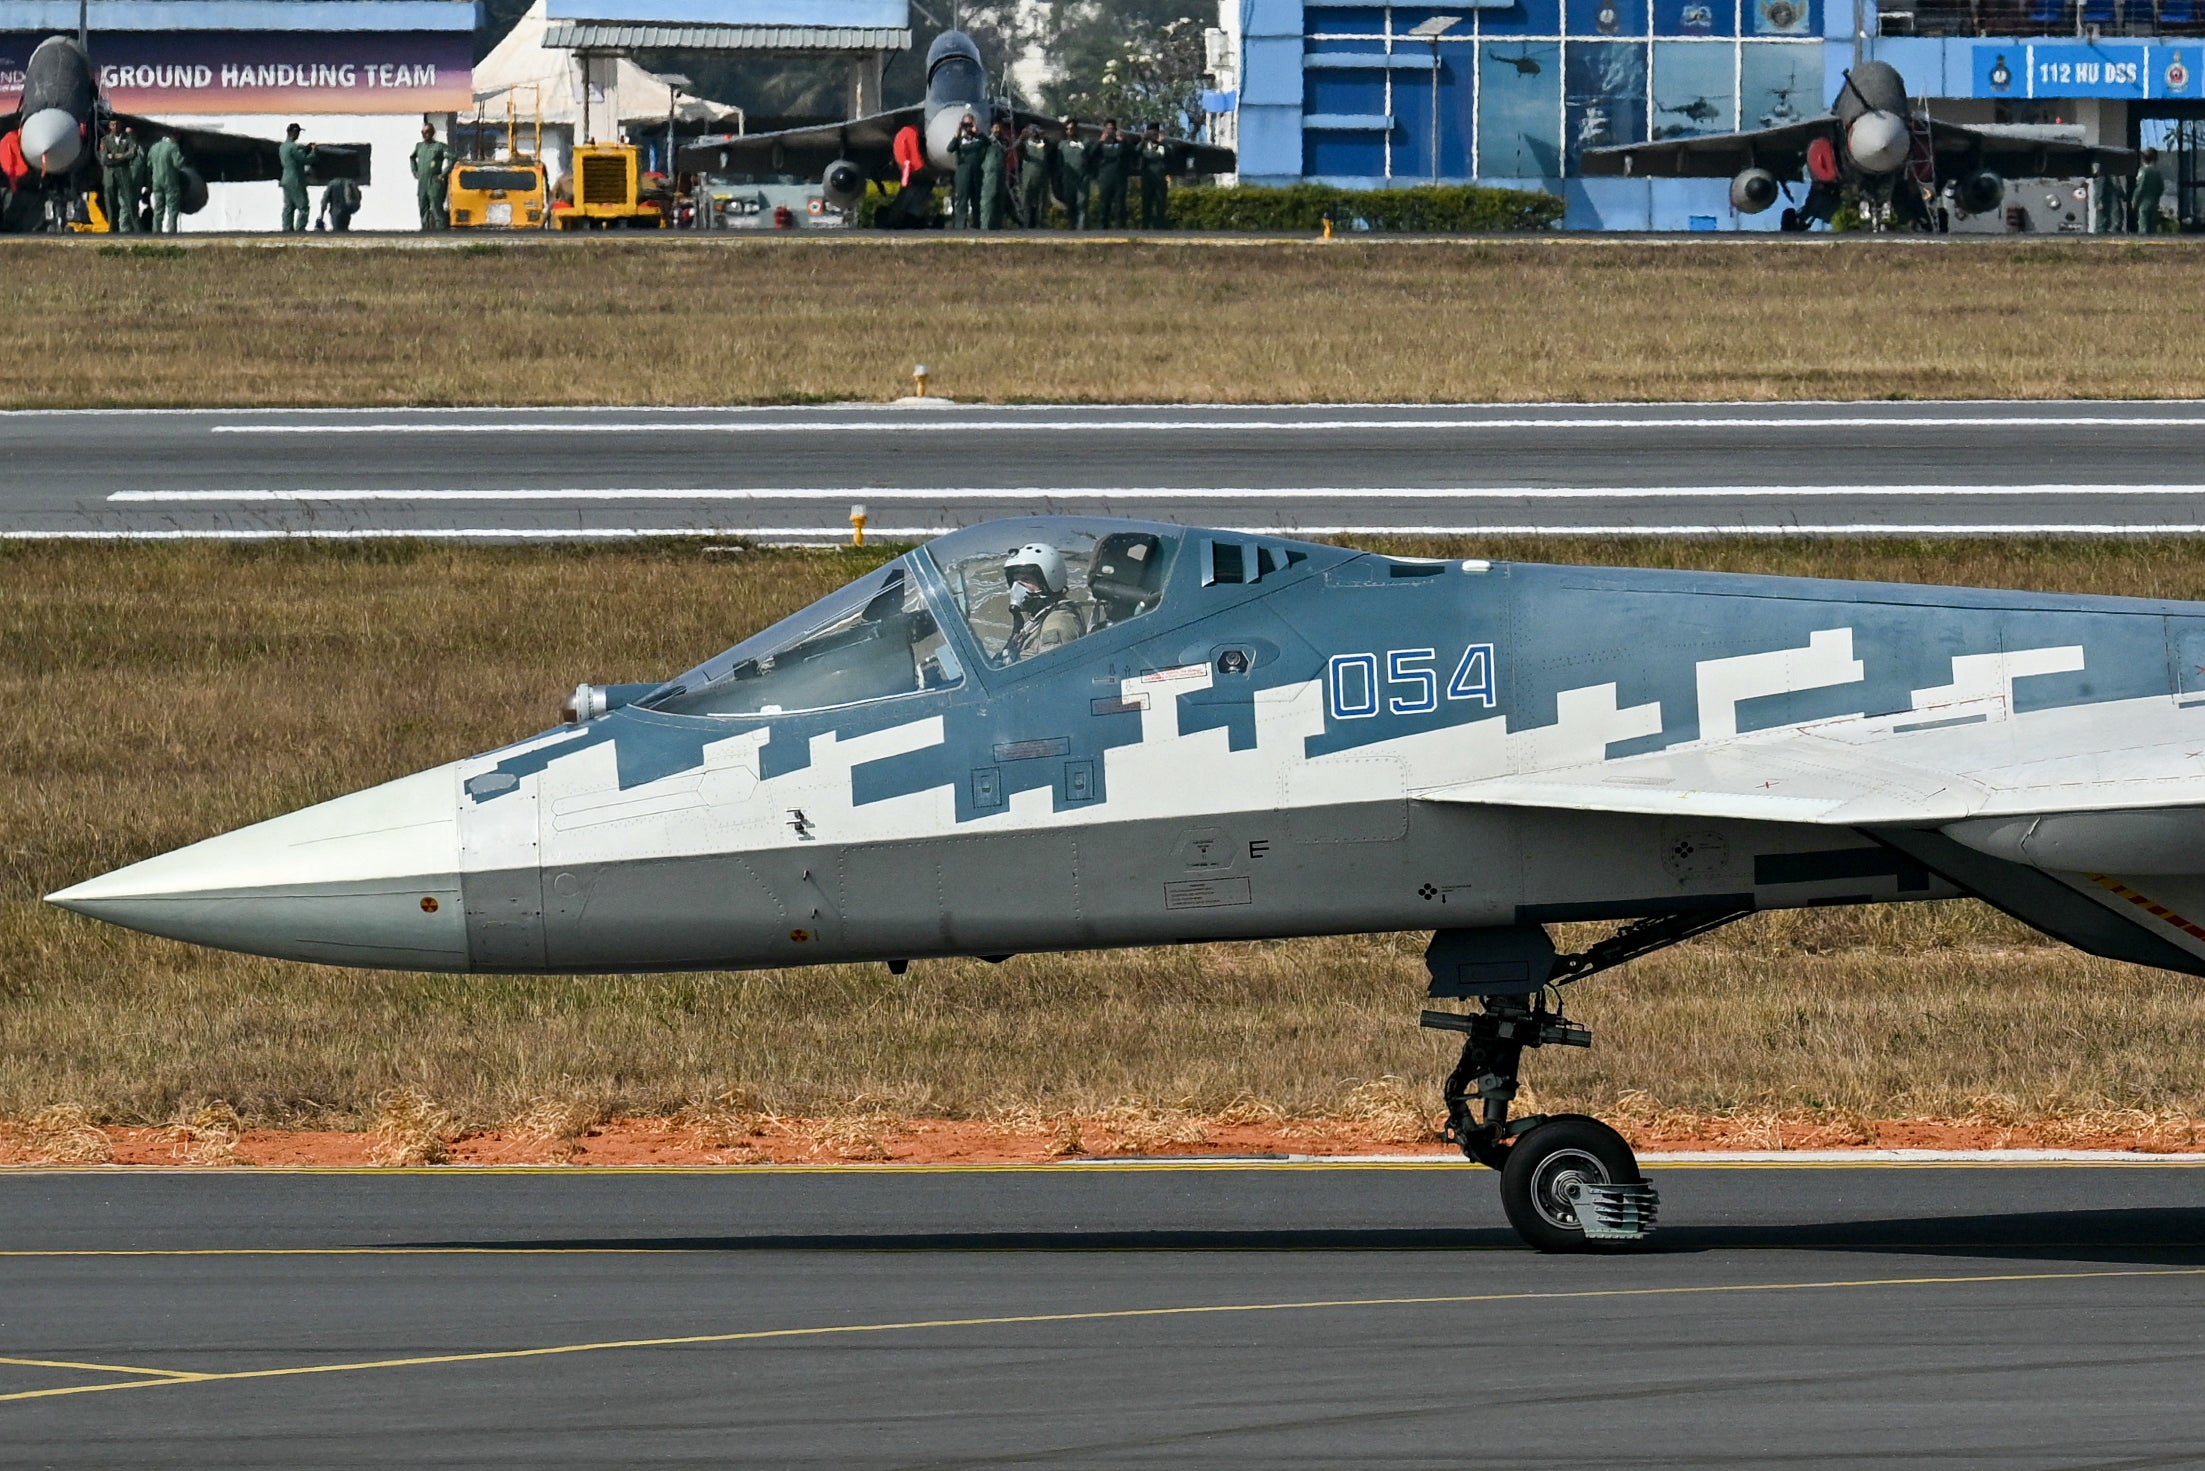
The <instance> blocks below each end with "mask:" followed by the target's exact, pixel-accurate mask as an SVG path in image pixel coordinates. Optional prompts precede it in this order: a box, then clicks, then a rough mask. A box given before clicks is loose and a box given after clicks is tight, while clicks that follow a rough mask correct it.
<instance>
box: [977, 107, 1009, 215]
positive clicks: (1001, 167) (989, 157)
mask: <svg viewBox="0 0 2205 1471" xmlns="http://www.w3.org/2000/svg"><path fill="white" fill-rule="evenodd" d="M1010 131H1011V127H1010V124H1009V123H1006V122H1004V121H1003V120H1002V119H1000V118H998V119H997V120H996V122H995V125H994V126H993V127H991V128H989V129H988V146H987V147H986V149H985V150H983V151H982V152H981V154H980V228H981V229H983V230H1000V229H1002V228H1003V215H1004V212H1005V211H1004V206H1005V205H1007V204H1009V203H1010V199H1011V191H1010V187H1009V185H1008V184H1006V183H1005V182H1004V177H1003V176H1004V173H1005V172H1006V170H1007V167H1008V165H1009V163H1010V157H1011V140H1010Z"/></svg>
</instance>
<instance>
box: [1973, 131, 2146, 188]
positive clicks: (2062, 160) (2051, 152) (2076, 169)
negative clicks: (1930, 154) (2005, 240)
mask: <svg viewBox="0 0 2205 1471" xmlns="http://www.w3.org/2000/svg"><path fill="white" fill-rule="evenodd" d="M1930 138H1931V140H1932V141H1933V142H1934V144H1935V146H1936V149H1937V172H1938V174H1939V175H1940V176H1944V175H1947V174H1951V173H1958V172H1960V171H1962V170H1965V169H1970V168H1986V169H1989V170H1990V171H1991V172H1992V173H1994V174H1998V175H2000V176H2001V177H2003V178H2008V179H2072V178H2076V177H2078V176H2083V175H2093V174H2133V173H2135V172H2136V165H2137V156H2136V152H2135V150H2134V149H2130V148H2106V147H2103V146H2101V145H2099V144H2096V143H2084V142H2082V141H2080V140H2078V139H2072V138H2056V137H2046V136H2043V135H2041V134H2040V133H2039V132H2037V131H2036V130H2035V129H2028V128H2013V129H2007V128H2000V127H1970V126H1968V125H1966V124H1964V123H1936V124H1933V125H1932V126H1931V128H1930Z"/></svg>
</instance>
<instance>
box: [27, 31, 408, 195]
mask: <svg viewBox="0 0 2205 1471" xmlns="http://www.w3.org/2000/svg"><path fill="white" fill-rule="evenodd" d="M109 118H114V119H116V120H117V121H119V122H121V123H122V124H124V126H126V127H128V128H130V129H132V130H133V131H134V132H135V133H136V134H137V137H138V146H139V147H140V148H145V147H150V146H151V145H152V143H153V141H154V140H155V139H157V138H161V137H164V136H165V137H171V138H174V139H175V140H176V141H177V143H178V144H179V145H181V146H182V148H183V150H184V157H185V159H186V160H187V166H186V169H185V188H184V197H183V200H182V202H181V205H180V208H181V210H182V212H183V213H185V214H197V213H198V212H199V211H200V210H202V209H204V208H205V207H206V204H207V185H208V184H210V183H217V184H224V183H253V182H257V181H261V180H267V179H274V178H277V177H278V176H279V174H280V170H279V169H278V167H277V161H276V148H277V144H276V143H275V142H274V141H273V140H271V139H266V138H250V137H244V136H241V135H239V134H235V133H217V132H212V131H209V130H207V129H205V128H179V127H176V126H174V125H173V124H169V123H162V122H155V121H154V120H153V119H151V118H145V117H137V116H134V115H133V114H130V113H125V112H116V111H115V110H114V109H113V108H111V107H109V106H108V105H107V101H106V99H105V98H103V97H101V96H100V91H99V83H98V81H97V74H96V73H95V72H94V70H93V67H92V58H91V53H90V50H89V49H88V47H87V45H86V42H85V39H84V37H83V36H82V35H81V34H80V35H78V36H77V37H75V38H71V37H69V36H49V37H47V38H46V39H45V40H43V41H41V42H39V43H38V47H37V49H36V50H34V51H32V52H31V59H30V61H29V62H28V63H27V64H26V65H25V67H24V69H23V95H22V98H21V99H20V101H19V102H18V104H17V107H16V109H15V111H13V112H7V113H0V233H7V234H21V233H24V232H26V231H38V230H65V229H68V228H69V227H70V225H71V224H80V225H81V224H83V223H85V222H86V221H87V220H88V219H89V218H90V216H89V213H88V211H87V210H86V208H85V204H84V201H85V200H86V198H87V197H89V196H91V195H93V194H95V193H97V192H98V187H99V162H98V150H99V138H100V135H101V134H102V133H103V132H105V131H106V124H107V120H108V119H109ZM368 159H369V150H368V147H367V145H365V144H343V145H330V144H322V145H320V146H318V147H317V148H316V150H315V157H314V164H313V169H312V171H311V176H310V182H313V183H327V182H328V181H329V180H331V179H334V178H339V177H342V178H349V179H356V180H358V181H359V182H361V183H365V182H367V178H368ZM103 207H105V206H104V202H103Z"/></svg>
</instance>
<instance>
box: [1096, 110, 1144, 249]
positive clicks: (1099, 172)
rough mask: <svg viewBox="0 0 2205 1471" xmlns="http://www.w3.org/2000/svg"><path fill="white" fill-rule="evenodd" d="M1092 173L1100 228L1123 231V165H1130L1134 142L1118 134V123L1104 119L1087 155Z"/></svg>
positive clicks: (1124, 174) (1114, 119) (1124, 180)
mask: <svg viewBox="0 0 2205 1471" xmlns="http://www.w3.org/2000/svg"><path fill="white" fill-rule="evenodd" d="M1088 157H1089V159H1090V161H1091V163H1092V166H1093V168H1094V170H1095V192H1096V193H1097V194H1099V195H1100V196H1101V198H1100V199H1099V200H1098V201H1097V208H1099V209H1100V210H1101V211H1102V227H1103V228H1104V229H1105V230H1108V229H1111V228H1113V227H1115V228H1117V229H1120V230H1123V229H1124V228H1125V183H1126V178H1125V176H1126V166H1127V165H1128V164H1130V163H1132V162H1133V140H1132V139H1130V138H1127V137H1125V136H1124V135H1123V134H1121V133H1120V132H1119V131H1118V120H1117V119H1116V118H1114V117H1106V118H1104V119H1103V125H1102V136H1101V137H1100V138H1097V139H1096V140H1095V147H1094V151H1093V152H1092V153H1090V154H1089V155H1088Z"/></svg>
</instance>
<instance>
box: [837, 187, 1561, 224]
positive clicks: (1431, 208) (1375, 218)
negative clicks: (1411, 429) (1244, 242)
mask: <svg viewBox="0 0 2205 1471" xmlns="http://www.w3.org/2000/svg"><path fill="white" fill-rule="evenodd" d="M1138 191H1139V185H1138V184H1136V185H1135V186H1134V187H1133V189H1132V190H1130V191H1129V192H1130V193H1132V194H1133V195H1134V197H1135V199H1136V200H1137V199H1138V197H1139V192H1138ZM895 193H896V186H895V185H893V184H887V185H875V186H874V187H873V188H871V189H868V190H866V191H865V202H864V203H863V204H861V205H859V206H858V217H857V224H858V226H859V228H861V229H863V228H867V227H870V226H871V225H873V224H874V222H875V221H876V219H877V218H878V216H879V214H880V212H881V210H882V209H884V208H886V207H887V204H888V201H889V200H890V199H891V198H893V197H894V196H895ZM1170 208H1171V223H1172V228H1173V229H1176V230H1217V231H1232V230H1283V231H1293V232H1307V233H1310V234H1315V233H1316V232H1317V231H1318V230H1320V229H1322V228H1323V226H1324V219H1325V216H1326V215H1328V214H1329V215H1331V216H1332V228H1333V229H1334V230H1335V231H1338V232H1352V231H1354V230H1357V229H1370V230H1382V231H1389V232H1406V233H1412V234H1432V235H1452V234H1465V233H1470V234H1488V233H1500V232H1506V231H1516V230H1551V229H1553V228H1554V227H1555V226H1556V225H1557V224H1559V223H1560V222H1561V219H1562V210H1563V204H1562V201H1561V200H1560V199H1558V198H1556V197H1555V196H1554V195H1552V194H1548V193H1545V192H1543V191H1541V190H1536V189H1484V188H1478V187H1476V186H1473V185H1430V184H1426V185H1419V186H1418V187H1416V188H1414V189H1336V188H1334V187H1332V186H1331V185H1329V184H1293V185H1289V186H1288V187H1286V188H1283V189H1276V188H1269V187H1266V186H1262V185H1254V184H1244V185H1241V186H1239V187H1238V188H1232V189H1216V188H1211V187H1208V186H1206V185H1197V186H1192V187H1184V188H1182V187H1178V186H1174V187H1173V189H1172V191H1171V196H1170ZM1126 212H1127V214H1128V215H1129V216H1130V217H1132V218H1134V219H1139V218H1140V213H1139V206H1138V204H1137V203H1136V204H1134V205H1132V206H1131V207H1129V208H1128V210H1127V211H1126ZM1049 217H1050V218H1049V223H1050V226H1051V228H1053V229H1062V228H1064V224H1065V220H1064V211H1063V210H1062V209H1061V208H1059V207H1058V206H1056V205H1051V206H1050V208H1049Z"/></svg>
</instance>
